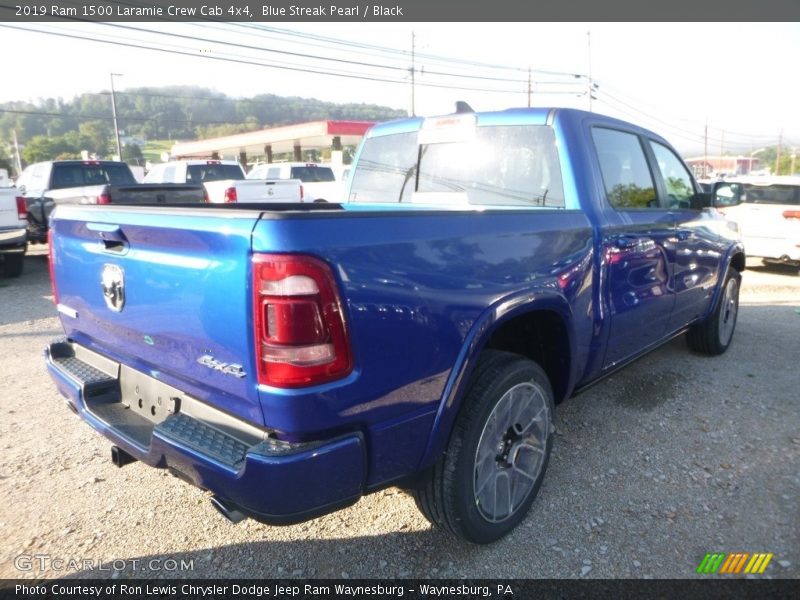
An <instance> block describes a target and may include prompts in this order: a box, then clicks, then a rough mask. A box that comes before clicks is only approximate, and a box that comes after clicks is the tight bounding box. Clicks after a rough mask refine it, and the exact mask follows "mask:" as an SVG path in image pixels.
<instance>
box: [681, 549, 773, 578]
mask: <svg viewBox="0 0 800 600" xmlns="http://www.w3.org/2000/svg"><path fill="white" fill-rule="evenodd" d="M772 557H773V554H772V553H771V552H769V553H767V552H756V553H754V554H750V553H749V552H734V553H732V554H726V553H724V552H713V553H708V554H706V555H705V556H704V557H703V560H702V561H701V562H700V566H699V567H697V572H698V573H700V574H703V575H713V574H718V575H735V574H740V573H741V574H753V575H756V574H758V575H760V574H761V573H763V572H764V571H765V570H766V568H767V565H769V562H770V561H771V560H772Z"/></svg>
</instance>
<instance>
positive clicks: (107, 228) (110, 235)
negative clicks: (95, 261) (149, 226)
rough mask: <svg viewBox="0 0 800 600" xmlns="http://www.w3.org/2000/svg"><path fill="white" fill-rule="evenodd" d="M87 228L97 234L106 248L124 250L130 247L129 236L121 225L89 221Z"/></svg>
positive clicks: (113, 250)
mask: <svg viewBox="0 0 800 600" xmlns="http://www.w3.org/2000/svg"><path fill="white" fill-rule="evenodd" d="M86 229H88V230H89V231H93V232H94V233H96V234H97V237H99V238H100V239H101V240H102V242H103V245H104V246H105V248H106V250H110V251H112V252H122V251H123V250H124V249H126V248H127V247H128V238H127V237H126V236H125V233H123V231H122V228H121V227H120V226H119V225H112V224H110V223H87V224H86Z"/></svg>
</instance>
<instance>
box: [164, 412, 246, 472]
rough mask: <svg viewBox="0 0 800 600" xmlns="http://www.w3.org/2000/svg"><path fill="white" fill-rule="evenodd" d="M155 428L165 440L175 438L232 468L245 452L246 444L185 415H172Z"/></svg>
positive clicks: (237, 463)
mask: <svg viewBox="0 0 800 600" xmlns="http://www.w3.org/2000/svg"><path fill="white" fill-rule="evenodd" d="M155 430H156V432H158V434H159V435H161V436H162V437H164V438H166V439H167V440H175V441H176V442H179V443H181V444H183V445H184V446H187V447H189V448H191V449H192V450H195V451H196V452H199V453H201V454H204V455H206V456H208V457H210V458H212V459H214V460H215V461H217V462H220V463H222V464H224V465H228V466H230V467H233V468H236V467H237V466H238V465H239V464H240V463H241V462H242V461H243V460H244V459H245V455H246V454H247V448H248V446H247V445H246V444H244V443H242V442H240V441H239V440H237V439H236V438H234V437H231V436H230V435H228V434H226V433H223V432H222V431H220V430H219V429H216V428H214V427H211V426H210V425H206V424H205V423H203V422H202V421H198V420H197V419H193V418H192V417H188V416H186V415H182V414H177V415H173V416H171V417H169V418H167V420H166V421H163V422H162V423H159V424H158V425H156V427H155Z"/></svg>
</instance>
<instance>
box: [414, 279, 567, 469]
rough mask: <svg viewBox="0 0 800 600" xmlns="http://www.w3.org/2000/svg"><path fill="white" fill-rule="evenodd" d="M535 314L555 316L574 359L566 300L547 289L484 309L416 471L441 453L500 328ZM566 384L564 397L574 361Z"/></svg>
mask: <svg viewBox="0 0 800 600" xmlns="http://www.w3.org/2000/svg"><path fill="white" fill-rule="evenodd" d="M538 311H550V312H555V313H557V314H558V315H559V316H560V317H561V319H562V320H563V322H564V325H565V328H566V330H567V332H568V338H569V339H568V343H569V353H570V356H574V355H575V347H576V339H575V329H574V323H573V315H572V309H571V308H570V305H569V302H568V301H567V299H566V298H565V297H564V296H563V295H561V294H559V293H557V292H554V291H553V290H551V289H542V290H526V291H524V292H520V293H518V294H515V295H513V296H510V297H506V298H503V299H502V300H500V301H498V302H497V303H496V304H493V305H492V306H490V307H489V308H487V309H486V310H485V311H484V312H483V313H482V314H481V316H480V317H479V318H478V319H477V320H476V321H475V323H474V324H473V326H472V328H471V329H470V331H469V333H468V334H467V337H466V338H465V340H464V345H463V347H462V349H461V352H460V353H459V355H458V357H457V359H456V363H455V365H454V367H453V369H452V371H451V372H450V376H449V377H448V379H447V384H446V385H445V388H444V391H443V393H442V398H441V400H440V403H439V408H438V411H437V414H436V418H435V420H434V423H433V428H432V429H431V433H430V437H429V438H428V444H427V446H426V449H425V452H424V454H423V456H422V459H421V461H420V464H419V469H418V470H423V469H425V468H427V467H429V466H431V465H432V464H433V463H434V462H435V461H436V460H437V459H438V457H439V456H440V455H441V454H442V452H444V450H445V447H446V445H447V442H448V440H449V439H450V434H451V431H452V429H453V425H454V423H455V420H456V417H457V416H458V413H459V411H460V409H461V405H462V404H463V401H464V396H465V395H466V390H467V388H468V386H469V380H470V375H471V374H472V371H473V370H474V368H475V364H476V362H477V359H478V356H479V355H480V353H481V351H482V350H483V349H484V347H485V346H486V344H487V342H488V341H489V340H490V338H491V337H492V334H493V333H494V332H495V331H496V330H497V329H498V328H500V327H501V326H502V325H504V324H505V323H507V322H508V321H510V320H511V319H514V318H516V317H519V316H522V315H525V314H529V313H532V312H538ZM569 371H570V373H569V382H568V384H567V386H566V395H565V397H568V396H569V395H570V394H571V390H572V389H573V388H574V385H575V361H573V360H571V361H570V369H569Z"/></svg>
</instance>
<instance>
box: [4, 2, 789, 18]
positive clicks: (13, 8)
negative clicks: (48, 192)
mask: <svg viewBox="0 0 800 600" xmlns="http://www.w3.org/2000/svg"><path fill="white" fill-rule="evenodd" d="M0 21H5V22H53V21H120V22H122V21H139V22H142V21H150V22H154V21H176V22H181V21H238V22H248V21H252V22H358V21H363V22H415V21H433V22H509V21H529V22H535V21H595V22H597V21H715V22H716V21H800V2H798V1H797V0H759V1H758V2H731V1H730V0H700V1H698V0H669V1H668V2H657V3H654V2H646V1H643V0H385V1H384V0H166V1H163V0H150V1H146V0H144V1H141V0H122V1H113V0H112V1H106V0H46V1H44V0H11V1H9V0H0Z"/></svg>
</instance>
